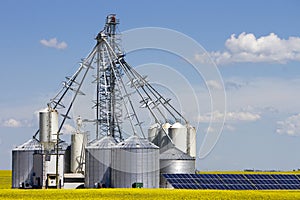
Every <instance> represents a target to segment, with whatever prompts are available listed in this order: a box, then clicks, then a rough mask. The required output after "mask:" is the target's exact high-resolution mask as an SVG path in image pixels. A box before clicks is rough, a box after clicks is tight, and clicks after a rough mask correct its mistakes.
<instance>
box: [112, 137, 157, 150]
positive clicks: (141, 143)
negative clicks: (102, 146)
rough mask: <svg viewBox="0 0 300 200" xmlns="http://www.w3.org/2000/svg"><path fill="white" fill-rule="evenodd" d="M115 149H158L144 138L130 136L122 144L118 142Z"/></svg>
mask: <svg viewBox="0 0 300 200" xmlns="http://www.w3.org/2000/svg"><path fill="white" fill-rule="evenodd" d="M116 147H117V148H124V149H125V148H130V149H158V148H159V147H158V146H156V145H155V144H153V143H152V142H150V141H149V140H147V139H145V138H140V137H138V136H136V135H132V136H130V137H129V138H127V139H126V140H124V141H123V142H120V143H119V144H118V145H117V146H116Z"/></svg>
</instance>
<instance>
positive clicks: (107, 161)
mask: <svg viewBox="0 0 300 200" xmlns="http://www.w3.org/2000/svg"><path fill="white" fill-rule="evenodd" d="M115 145H116V141H115V140H114V139H113V138H112V137H111V136H105V137H103V138H102V139H100V140H94V141H93V142H92V143H90V144H89V145H88V146H87V147H86V148H85V187H87V188H93V187H95V186H96V187H97V186H98V185H99V186H101V187H111V148H113V147H114V146H115Z"/></svg>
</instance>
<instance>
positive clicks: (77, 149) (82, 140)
mask: <svg viewBox="0 0 300 200" xmlns="http://www.w3.org/2000/svg"><path fill="white" fill-rule="evenodd" d="M85 146H86V137H85V134H84V133H75V134H72V135H71V159H70V162H71V163H70V164H71V165H70V167H71V172H73V173H82V172H83V171H84V154H85V152H84V151H85V150H84V149H85Z"/></svg>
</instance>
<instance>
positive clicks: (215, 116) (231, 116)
mask: <svg viewBox="0 0 300 200" xmlns="http://www.w3.org/2000/svg"><path fill="white" fill-rule="evenodd" d="M223 118H224V113H221V112H219V111H215V112H213V113H206V114H204V115H200V116H199V117H198V121H199V122H203V123H208V122H222V120H223ZM260 118H261V116H260V115H259V114H256V113H251V112H227V113H226V115H225V121H226V122H238V121H245V122H246V121H257V120H259V119H260Z"/></svg>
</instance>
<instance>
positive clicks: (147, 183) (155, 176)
mask: <svg viewBox="0 0 300 200" xmlns="http://www.w3.org/2000/svg"><path fill="white" fill-rule="evenodd" d="M111 181H112V187H114V188H131V187H136V186H138V187H144V188H158V186H159V148H158V146H156V145H154V144H153V143H151V142H149V141H148V140H147V139H143V138H139V137H137V136H135V135H134V136H131V137H129V138H128V139H126V140H125V141H123V142H120V143H119V144H118V145H116V147H114V148H112V179H111Z"/></svg>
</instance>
